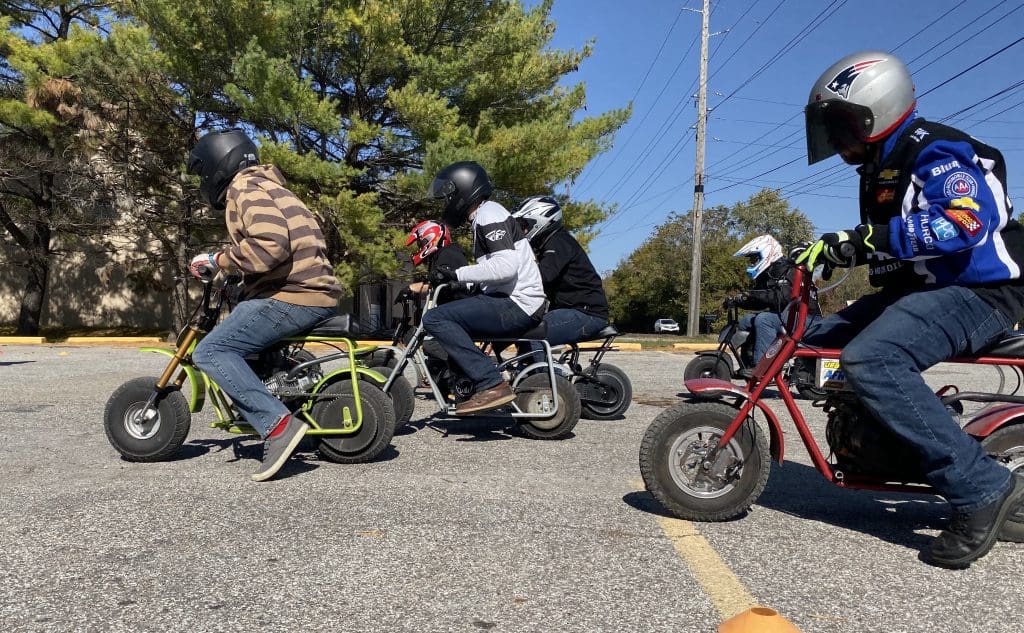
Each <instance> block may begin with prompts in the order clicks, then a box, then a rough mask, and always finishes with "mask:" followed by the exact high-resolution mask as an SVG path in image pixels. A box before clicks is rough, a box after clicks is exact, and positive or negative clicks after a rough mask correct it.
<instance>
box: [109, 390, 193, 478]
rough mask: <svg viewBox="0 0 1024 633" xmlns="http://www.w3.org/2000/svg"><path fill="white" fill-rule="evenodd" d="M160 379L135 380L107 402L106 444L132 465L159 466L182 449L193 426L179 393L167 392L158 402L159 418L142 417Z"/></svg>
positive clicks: (185, 401) (112, 395)
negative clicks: (150, 463) (158, 463)
mask: <svg viewBox="0 0 1024 633" xmlns="http://www.w3.org/2000/svg"><path fill="white" fill-rule="evenodd" d="M158 380H159V378H155V377H144V378H134V379H132V380H129V381H128V382H126V383H124V384H123V385H121V386H120V387H118V388H117V389H116V390H115V391H114V393H112V394H111V395H110V399H109V400H107V406H106V409H105V410H104V412H103V430H104V431H105V432H106V434H107V440H109V441H110V444H111V445H112V446H113V447H114V448H115V449H117V452H119V453H121V456H122V457H124V458H125V459H126V460H128V461H130V462H160V461H164V460H167V459H170V458H172V457H173V456H174V455H175V454H176V453H177V452H178V449H179V448H181V445H182V444H183V443H184V442H185V438H186V437H187V436H188V431H189V427H190V426H191V424H192V414H191V413H190V412H189V409H188V400H186V399H185V396H184V395H183V394H182V393H181V391H180V390H178V389H173V388H172V389H167V390H166V391H165V392H164V393H162V394H161V395H160V396H159V397H158V398H157V400H156V405H157V415H156V417H155V418H153V419H152V420H145V419H144V418H143V417H142V416H141V414H142V411H143V408H144V407H145V406H146V402H147V401H148V400H149V397H150V396H151V395H152V394H153V391H154V389H155V388H156V383H157V381H158Z"/></svg>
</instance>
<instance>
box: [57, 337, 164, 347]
mask: <svg viewBox="0 0 1024 633" xmlns="http://www.w3.org/2000/svg"><path fill="white" fill-rule="evenodd" d="M60 342H61V343H66V344H68V345H109V344H125V345H157V344H160V343H163V342H164V341H163V339H161V338H160V337H158V336H69V337H68V338H67V339H66V340H64V341H60Z"/></svg>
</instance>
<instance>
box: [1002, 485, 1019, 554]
mask: <svg viewBox="0 0 1024 633" xmlns="http://www.w3.org/2000/svg"><path fill="white" fill-rule="evenodd" d="M1014 476H1015V477H1016V478H1017V480H1018V481H1020V480H1021V479H1024V475H1022V474H1019V473H1018V474H1016V475H1014ZM999 540H1000V541H1006V542H1008V543H1024V504H1018V505H1017V507H1016V508H1015V509H1014V510H1011V511H1010V514H1008V515H1007V517H1006V523H1004V524H1003V527H1002V529H1001V530H999Z"/></svg>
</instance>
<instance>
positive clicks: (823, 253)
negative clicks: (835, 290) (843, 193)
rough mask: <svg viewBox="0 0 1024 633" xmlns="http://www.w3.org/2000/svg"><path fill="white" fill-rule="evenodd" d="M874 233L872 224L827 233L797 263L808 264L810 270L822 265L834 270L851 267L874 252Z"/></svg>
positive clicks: (797, 259)
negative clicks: (872, 238) (872, 239)
mask: <svg viewBox="0 0 1024 633" xmlns="http://www.w3.org/2000/svg"><path fill="white" fill-rule="evenodd" d="M873 232H874V231H873V229H872V228H871V225H870V224H860V225H858V226H857V228H855V229H852V230H849V231H839V232H837V233H825V234H824V235H822V236H821V239H819V240H818V241H817V242H815V243H814V244H812V245H811V247H810V248H808V249H807V250H805V251H804V252H803V253H801V254H800V255H799V256H798V257H797V258H796V263H798V264H801V263H805V262H806V263H807V268H808V269H810V270H813V269H814V267H815V265H817V264H821V263H823V264H826V265H827V266H831V267H832V268H836V267H839V268H844V267H847V266H851V265H853V263H854V262H856V261H857V260H858V259H861V258H862V257H864V256H865V255H867V254H868V253H872V252H874V250H875V245H874V244H873V243H872V242H871V237H872V234H873Z"/></svg>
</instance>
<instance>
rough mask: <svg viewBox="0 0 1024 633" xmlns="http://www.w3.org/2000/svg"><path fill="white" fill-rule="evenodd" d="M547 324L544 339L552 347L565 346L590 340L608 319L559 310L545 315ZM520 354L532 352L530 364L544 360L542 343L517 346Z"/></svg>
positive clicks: (544, 319)
mask: <svg viewBox="0 0 1024 633" xmlns="http://www.w3.org/2000/svg"><path fill="white" fill-rule="evenodd" d="M542 320H543V321H544V323H545V324H547V335H546V336H545V337H544V338H545V339H546V340H547V342H548V343H550V344H551V345H565V344H566V343H579V342H580V341H587V340H590V338H591V337H593V336H594V335H595V334H597V333H598V332H600V331H601V329H602V328H604V326H606V325H608V319H603V318H601V317H597V316H594V315H592V314H587V313H586V312H580V311H579V310H574V309H573V308H557V309H555V310H551V311H550V312H548V313H547V314H545V315H544V318H543V319H542ZM517 347H518V349H519V354H524V353H526V352H527V351H532V352H534V354H533V355H532V357H531V358H530V359H529V360H530V362H537V361H542V360H544V354H542V353H539V352H543V351H544V347H543V346H542V345H541V344H540V343H531V344H530V345H529V346H527V345H519V346H517Z"/></svg>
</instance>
